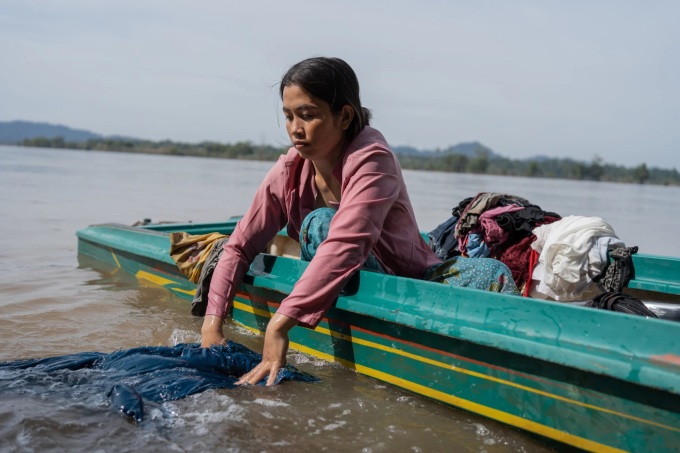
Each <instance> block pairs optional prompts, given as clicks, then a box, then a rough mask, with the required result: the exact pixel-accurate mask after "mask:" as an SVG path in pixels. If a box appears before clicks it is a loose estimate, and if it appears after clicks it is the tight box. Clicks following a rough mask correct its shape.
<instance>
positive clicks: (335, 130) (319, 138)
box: [283, 85, 352, 164]
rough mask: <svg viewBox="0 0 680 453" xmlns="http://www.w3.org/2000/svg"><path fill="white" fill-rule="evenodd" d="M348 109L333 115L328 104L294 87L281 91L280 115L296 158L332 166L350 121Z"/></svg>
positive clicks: (340, 152)
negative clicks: (284, 119)
mask: <svg viewBox="0 0 680 453" xmlns="http://www.w3.org/2000/svg"><path fill="white" fill-rule="evenodd" d="M351 111H352V110H351V108H350V107H349V106H345V107H343V110H342V111H341V112H340V113H339V114H338V115H333V112H332V111H331V107H330V105H329V104H328V103H327V102H325V101H322V100H321V99H318V98H315V97H313V96H311V95H309V94H308V93H307V92H306V91H305V90H303V89H302V88H300V87H299V86H297V85H289V86H287V87H284V89H283V114H284V116H285V117H286V130H287V131H288V136H289V137H290V141H291V142H292V143H293V146H294V147H295V149H297V150H298V152H299V153H300V156H301V157H302V158H304V159H309V160H311V161H313V162H322V161H327V162H328V163H330V164H335V162H336V161H337V159H338V158H339V156H340V155H341V154H342V146H343V137H344V135H345V130H347V128H348V127H349V124H350V123H351V120H352V114H351Z"/></svg>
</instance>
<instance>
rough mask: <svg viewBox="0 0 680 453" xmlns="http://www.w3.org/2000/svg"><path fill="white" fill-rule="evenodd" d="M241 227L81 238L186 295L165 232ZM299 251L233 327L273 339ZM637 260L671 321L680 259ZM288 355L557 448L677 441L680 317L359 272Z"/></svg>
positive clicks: (173, 227)
mask: <svg viewBox="0 0 680 453" xmlns="http://www.w3.org/2000/svg"><path fill="white" fill-rule="evenodd" d="M236 222H237V218H233V219H230V220H229V221H227V222H224V223H210V224H155V225H153V224H152V225H144V226H139V227H129V226H125V225H118V224H105V225H94V226H90V227H88V228H84V229H82V230H80V231H78V232H77V236H78V253H79V257H81V263H83V262H84V261H87V262H88V263H95V264H94V265H98V263H107V264H106V265H108V266H115V267H118V268H121V269H123V270H125V271H127V272H129V273H131V274H133V275H135V276H136V277H137V278H138V279H140V280H145V281H150V282H153V283H155V284H158V285H162V286H163V287H165V288H167V289H168V290H169V291H171V292H173V293H175V294H176V295H177V296H179V297H182V298H185V299H188V300H191V299H192V298H193V295H194V292H195V285H194V284H192V283H191V282H190V281H189V280H188V279H187V278H186V277H184V275H183V274H181V273H180V271H179V269H178V268H177V266H176V264H175V263H174V261H173V260H172V258H171V257H170V255H169V248H170V241H169V237H168V233H169V232H174V231H184V232H187V233H189V234H205V233H211V232H220V233H224V234H230V233H231V232H232V231H233V229H234V227H235V225H236ZM295 253H296V252H295V250H294V248H293V249H292V250H291V249H289V244H287V243H286V238H285V237H284V236H283V235H279V236H277V238H276V239H275V240H274V241H273V242H272V244H271V245H270V248H269V249H268V253H262V254H260V255H259V256H258V257H257V259H256V260H255V262H254V263H253V264H252V266H251V267H250V271H249V272H248V274H247V275H246V278H245V279H244V282H243V284H242V285H241V287H240V289H239V290H238V291H237V295H236V299H235V300H234V303H233V312H232V320H233V322H235V323H237V324H239V325H241V326H244V327H246V328H248V329H250V330H252V331H255V332H261V333H263V332H264V330H265V327H266V325H267V322H268V321H269V319H270V317H271V316H272V315H273V313H274V312H275V311H276V309H277V307H278V306H279V304H280V303H281V301H282V300H283V299H284V298H285V297H286V295H287V294H289V293H290V291H291V290H292V288H293V285H294V283H295V282H296V281H297V280H298V278H299V277H300V276H301V275H302V272H303V271H304V269H305V267H306V265H307V263H305V262H303V261H301V260H299V259H296V258H294V256H295ZM92 258H94V260H92ZM633 262H634V266H635V278H634V279H633V280H631V281H630V282H629V284H628V287H627V288H626V289H625V292H626V293H628V294H632V295H634V296H635V297H638V298H640V299H641V300H643V301H645V302H646V304H647V306H648V307H649V308H651V309H652V310H653V311H655V312H657V313H661V314H664V316H665V317H667V318H672V317H673V316H674V314H677V313H678V311H677V309H678V308H680V259H675V258H667V257H660V256H651V255H643V254H638V255H634V256H633ZM88 265H90V266H91V265H92V264H88ZM188 312H189V310H188V309H187V313H188ZM290 347H291V348H292V349H295V350H297V351H300V352H303V353H306V354H309V355H312V356H315V357H319V358H321V359H324V360H328V361H333V362H339V363H341V364H342V365H344V366H346V367H348V368H351V369H354V370H356V371H357V372H359V373H362V374H365V375H367V376H371V377H373V378H375V379H378V380H380V381H384V382H387V383H390V384H393V385H396V386H398V387H401V388H404V389H406V390H409V391H411V392H414V393H417V394H420V395H424V396H426V397H429V398H433V399H435V400H438V401H441V402H443V403H446V404H450V405H452V406H456V407H458V408H461V409H464V410H467V411H470V412H474V413H476V414H480V415H482V416H485V417H489V418H491V419H494V420H498V421H500V422H503V423H505V424H508V425H510V426H514V427H516V428H519V429H522V430H526V431H529V432H531V433H534V434H536V435H539V436H542V437H545V438H548V439H552V440H554V441H557V442H558V443H559V444H564V445H569V446H573V447H577V448H580V449H584V450H589V451H638V452H641V451H645V452H661V451H677V448H679V446H680V323H679V322H675V321H672V320H668V319H653V318H645V317H642V316H633V315H628V314H623V313H618V312H612V311H606V310H597V309H594V308H586V307H581V306H578V305H574V304H564V303H557V302H549V301H543V300H537V299H530V298H524V297H519V296H508V295H503V294H499V293H491V292H486V291H479V290H475V289H468V288H454V287H449V286H447V285H442V284H438V283H432V282H426V281H420V280H413V279H408V278H402V277H395V276H390V275H383V274H378V273H373V272H364V271H361V272H359V273H357V274H356V275H355V276H354V277H353V279H352V280H351V281H350V282H349V284H348V285H347V286H346V288H345V289H344V291H343V293H342V294H341V296H340V297H339V298H338V300H337V302H336V304H335V305H334V307H333V308H331V309H330V310H329V311H328V312H327V314H326V316H325V317H324V319H323V321H322V322H321V323H320V324H319V326H318V327H317V328H316V329H314V330H310V329H305V328H301V327H295V328H294V329H293V330H291V332H290ZM559 444H558V445H559Z"/></svg>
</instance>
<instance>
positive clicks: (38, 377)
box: [0, 341, 318, 422]
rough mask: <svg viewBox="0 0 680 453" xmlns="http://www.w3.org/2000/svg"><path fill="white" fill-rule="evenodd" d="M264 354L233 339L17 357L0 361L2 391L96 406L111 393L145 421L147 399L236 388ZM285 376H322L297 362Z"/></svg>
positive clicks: (114, 401)
mask: <svg viewBox="0 0 680 453" xmlns="http://www.w3.org/2000/svg"><path fill="white" fill-rule="evenodd" d="M261 360H262V357H261V355H260V354H257V353H255V352H253V351H251V350H250V349H248V348H246V347H245V346H243V345H241V344H238V343H234V342H231V341H230V342H228V344H226V345H223V346H217V345H216V346H212V347H211V348H209V349H208V348H201V347H200V345H198V344H179V345H177V346H174V347H163V346H147V347H140V348H133V349H128V350H122V351H116V352H113V353H111V354H105V353H101V352H82V353H79V354H70V355H63V356H58V357H50V358H43V359H28V360H17V361H14V362H4V363H0V394H3V393H5V394H6V393H12V394H22V395H27V396H30V395H35V396H39V397H41V398H44V399H50V400H54V401H55V404H58V401H59V400H61V401H64V399H77V400H78V401H83V402H85V403H86V404H87V403H88V402H89V403H91V404H92V405H94V406H100V405H101V401H102V397H106V398H109V400H110V403H111V407H112V408H113V409H114V410H118V411H120V412H122V413H123V414H124V415H125V416H127V417H129V418H130V419H132V420H134V421H136V422H141V421H142V419H143V417H144V406H145V404H146V403H149V402H151V403H152V404H153V403H163V402H165V401H173V400H178V399H181V398H184V397H186V396H188V395H192V394H195V393H199V392H202V391H204V390H207V389H218V388H233V387H235V382H236V381H237V380H238V379H239V377H240V376H242V375H243V374H245V373H247V372H249V371H250V370H252V369H253V368H254V367H255V366H256V365H257V364H258V363H260V361H261ZM285 380H297V381H305V382H314V381H318V379H316V378H315V377H313V376H311V375H309V374H306V373H303V372H301V371H299V370H296V369H295V368H293V367H292V366H287V367H285V368H282V369H281V370H280V371H279V374H278V376H277V378H276V383H279V382H281V381H285ZM264 382H265V380H263V381H262V382H261V383H260V384H263V383H264Z"/></svg>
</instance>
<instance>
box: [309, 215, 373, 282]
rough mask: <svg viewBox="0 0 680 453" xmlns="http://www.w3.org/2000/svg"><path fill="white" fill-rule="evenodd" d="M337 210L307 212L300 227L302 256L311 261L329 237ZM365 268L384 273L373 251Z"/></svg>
mask: <svg viewBox="0 0 680 453" xmlns="http://www.w3.org/2000/svg"><path fill="white" fill-rule="evenodd" d="M336 212H337V211H336V210H335V209H333V208H319V209H315V210H314V211H312V212H310V213H309V214H307V217H305V219H304V220H303V221H302V227H301V228H300V258H301V259H302V260H304V261H311V260H312V258H314V255H316V251H317V249H318V248H319V246H320V245H321V243H322V242H323V241H325V240H326V238H327V237H328V230H329V229H330V225H331V219H332V218H333V216H334V215H335V213H336ZM363 267H364V268H365V269H368V270H371V271H375V272H380V273H381V274H384V273H385V271H384V270H383V268H382V266H381V265H380V263H378V260H377V259H375V256H373V254H372V253H370V254H369V255H368V258H367V259H366V262H365V263H364V266H363Z"/></svg>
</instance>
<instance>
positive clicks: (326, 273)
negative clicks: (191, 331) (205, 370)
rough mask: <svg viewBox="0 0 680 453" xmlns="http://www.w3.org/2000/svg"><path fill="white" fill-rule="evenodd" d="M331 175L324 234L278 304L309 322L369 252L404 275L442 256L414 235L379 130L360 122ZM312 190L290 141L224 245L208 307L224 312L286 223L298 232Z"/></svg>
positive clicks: (306, 167)
mask: <svg viewBox="0 0 680 453" xmlns="http://www.w3.org/2000/svg"><path fill="white" fill-rule="evenodd" d="M333 175H334V176H335V177H336V178H337V180H338V181H339V182H340V184H341V196H340V204H339V207H338V211H337V213H336V214H335V216H334V217H333V219H332V220H331V224H330V229H329V233H328V237H327V239H326V240H325V241H324V242H323V243H322V244H321V245H320V246H319V247H318V249H317V251H316V255H315V256H314V258H313V259H312V261H311V262H310V263H309V265H308V266H307V268H306V270H305V272H304V273H303V274H302V277H301V278H300V279H299V280H298V281H297V283H296V284H295V286H294V288H293V290H292V292H291V293H290V295H289V296H288V297H286V298H285V299H284V300H283V302H282V303H281V305H280V307H279V309H278V310H277V312H278V313H280V314H283V315H286V316H288V317H290V318H294V319H295V320H297V321H298V324H299V325H302V326H305V327H310V328H314V327H315V326H316V325H317V324H318V323H319V321H320V320H321V318H322V316H323V314H324V312H325V311H326V310H328V308H329V307H330V306H331V305H332V304H333V302H334V301H335V299H336V298H337V297H338V295H339V294H340V292H341V291H342V288H343V287H344V285H345V283H346V282H347V280H348V279H349V278H350V277H351V276H352V274H353V273H354V272H356V271H357V270H358V269H359V268H360V267H361V266H362V265H363V263H364V261H365V260H366V258H367V257H368V254H369V253H370V252H373V254H374V255H375V257H376V258H377V260H378V261H379V262H380V264H381V265H382V267H383V269H384V270H385V271H386V272H387V273H389V274H395V275H400V276H404V277H412V278H422V276H423V274H424V273H425V271H426V269H427V268H428V267H430V266H432V265H434V264H438V263H440V262H441V260H440V259H439V258H438V257H437V256H436V255H435V254H434V252H432V250H431V249H430V248H429V246H428V245H427V244H426V243H425V241H424V240H423V238H422V237H421V235H420V232H419V230H418V225H417V224H416V219H415V215H414V213H413V207H412V206H411V201H410V200H409V197H408V193H407V191H406V185H405V183H404V179H403V177H402V173H401V167H400V166H399V162H398V161H397V158H396V156H395V155H394V154H393V153H392V151H390V148H389V146H388V145H387V142H386V140H385V138H384V137H383V135H382V134H381V133H380V132H378V131H377V130H375V129H373V128H371V127H365V128H364V129H363V130H362V131H361V132H360V133H359V135H358V136H357V137H356V138H355V139H354V140H353V141H352V142H351V143H350V144H349V146H348V148H347V149H346V150H345V152H344V154H343V156H342V158H341V159H340V161H339V162H338V164H337V165H336V167H335V168H334V170H333ZM316 193H317V189H316V185H315V183H314V166H313V164H312V162H311V161H309V160H305V159H303V158H301V157H300V155H299V153H298V152H297V150H296V149H295V148H290V150H289V151H288V153H287V154H286V155H282V156H281V157H280V158H279V160H278V162H277V163H276V165H274V167H273V168H272V169H271V170H270V171H269V173H268V174H267V176H266V177H265V179H264V181H263V182H262V184H261V185H260V187H259V189H258V190H257V193H256V194H255V198H254V200H253V203H252V205H251V206H250V208H249V209H248V211H247V212H246V213H245V215H244V217H243V218H242V219H241V220H240V221H239V222H238V224H237V225H236V228H235V229H234V232H233V233H232V235H231V237H230V238H229V241H228V242H227V243H226V244H225V246H224V252H223V253H222V255H221V257H220V260H219V262H218V264H217V266H216V268H215V271H214V273H213V277H212V281H211V284H210V292H209V295H208V308H207V311H206V314H207V315H216V316H219V317H222V318H224V317H225V316H226V313H227V311H228V308H229V304H230V303H231V302H232V301H233V299H234V294H235V292H236V289H237V287H238V286H239V284H240V282H241V280H242V279H243V277H244V275H245V273H246V272H247V270H248V268H249V267H250V264H251V263H252V262H253V260H254V259H255V257H256V256H257V254H258V253H260V252H262V251H263V250H264V249H265V247H266V246H267V244H268V243H269V241H270V240H271V239H272V238H273V237H274V235H276V233H278V232H279V231H280V230H281V229H282V228H283V227H284V226H286V225H287V232H288V235H289V236H290V237H291V238H293V239H295V240H299V236H300V226H301V224H302V221H303V220H304V218H305V216H306V215H307V214H309V213H310V212H312V211H313V210H314V206H315V200H316Z"/></svg>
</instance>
